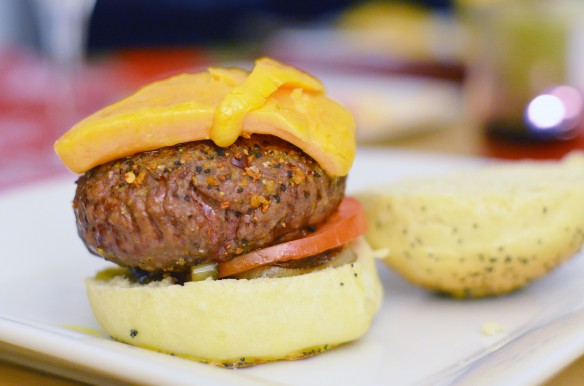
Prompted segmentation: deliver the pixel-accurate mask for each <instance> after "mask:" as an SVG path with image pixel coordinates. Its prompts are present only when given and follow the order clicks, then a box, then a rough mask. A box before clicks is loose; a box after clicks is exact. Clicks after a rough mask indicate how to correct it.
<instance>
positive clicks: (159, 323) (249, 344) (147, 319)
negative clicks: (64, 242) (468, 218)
mask: <svg viewBox="0 0 584 386" xmlns="http://www.w3.org/2000/svg"><path fill="white" fill-rule="evenodd" d="M351 246H352V247H353V248H354V249H355V250H356V252H357V255H358V258H357V261H355V262H354V263H352V264H345V265H343V266H341V267H338V268H327V269H324V270H321V271H316V272H312V273H309V274H305V275H300V276H294V277H284V278H271V279H253V280H246V279H240V280H235V279H225V280H206V281H201V282H191V283H186V284H185V285H184V286H180V285H171V284H169V283H168V282H164V281H163V282H157V283H150V284H148V285H140V284H136V283H132V282H130V281H129V280H128V279H127V278H125V277H124V276H123V275H117V276H114V277H112V278H109V279H105V280H102V279H101V277H102V276H105V275H99V274H98V277H97V278H90V279H87V280H86V286H87V293H88V297H89V301H90V305H91V308H92V310H93V313H94V315H95V318H96V320H97V321H98V323H99V324H100V325H101V326H102V328H103V329H104V330H105V331H107V332H108V333H109V334H110V335H111V336H112V337H113V338H114V339H116V340H118V341H121V342H125V343H128V344H131V345H134V346H139V347H143V348H147V349H152V350H156V351H161V352H165V353H170V354H173V355H177V356H181V357H186V358H188V359H192V360H196V361H201V362H207V363H211V364H214V365H219V366H224V367H247V366H253V365H255V364H258V363H262V362H268V361H275V360H281V359H288V360H291V359H302V358H305V357H310V356H313V355H316V354H319V353H321V352H324V351H327V350H328V349H331V348H333V347H335V346H338V345H340V344H343V343H346V342H349V341H352V340H355V339H357V338H359V337H361V336H362V335H364V334H365V333H366V332H367V330H368V329H369V326H370V324H371V320H372V318H373V316H374V315H375V313H376V312H377V310H378V309H379V307H380V304H381V300H382V296H383V289H382V286H381V283H380V281H379V277H378V275H377V270H376V267H375V262H374V259H373V253H372V250H371V248H370V247H369V245H368V244H367V242H366V241H364V239H363V238H360V239H358V240H356V241H354V242H353V243H352V245H351Z"/></svg>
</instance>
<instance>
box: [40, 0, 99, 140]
mask: <svg viewBox="0 0 584 386" xmlns="http://www.w3.org/2000/svg"><path fill="white" fill-rule="evenodd" d="M95 2H96V0H33V1H32V5H33V6H34V10H35V13H36V17H37V21H38V27H39V37H40V44H41V50H42V52H43V54H44V55H45V56H46V57H47V58H48V59H49V61H50V64H51V65H52V66H53V71H54V72H53V74H54V75H55V77H56V79H55V81H56V82H55V84H56V86H57V87H56V88H55V89H54V91H53V93H52V96H51V98H52V99H51V100H50V101H47V102H48V103H47V104H48V105H49V106H51V108H50V109H49V113H50V114H51V115H52V116H49V117H48V118H49V119H51V120H53V121H54V126H55V130H56V132H57V133H59V132H60V131H62V130H63V129H62V128H64V127H67V126H69V125H70V124H72V123H74V122H75V121H76V120H77V119H78V118H79V110H80V108H79V105H80V104H82V103H83V102H84V101H82V100H80V95H79V94H80V91H81V90H80V88H81V87H82V86H83V85H82V83H83V82H84V80H83V77H82V76H81V74H80V72H81V67H82V65H83V62H84V57H85V48H86V44H87V32H88V29H89V20H90V17H91V13H92V11H93V8H94V6H95ZM81 93H82V92H81Z"/></svg>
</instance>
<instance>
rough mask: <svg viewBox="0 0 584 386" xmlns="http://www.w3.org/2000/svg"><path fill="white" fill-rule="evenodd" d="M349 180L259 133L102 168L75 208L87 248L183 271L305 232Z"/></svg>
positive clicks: (80, 187)
mask: <svg viewBox="0 0 584 386" xmlns="http://www.w3.org/2000/svg"><path fill="white" fill-rule="evenodd" d="M345 181H346V178H345V177H330V176H328V175H327V174H326V172H324V170H323V169H322V168H321V167H320V166H319V165H318V163H317V162H316V161H314V160H313V159H312V158H310V157H309V156H308V155H306V154H305V153H304V152H303V151H302V150H300V149H298V148H296V147H294V146H293V145H291V144H289V143H288V142H285V141H283V140H281V139H278V138H275V137H271V136H261V135H254V136H252V137H251V138H249V139H245V138H240V139H238V141H237V142H236V143H234V144H233V145H232V146H230V147H227V148H221V147H218V146H216V145H215V144H214V143H213V142H211V141H197V142H190V143H184V144H180V145H176V146H172V147H165V148H162V149H159V150H154V151H148V152H144V153H140V154H136V155H134V156H131V157H127V158H123V159H120V160H117V161H114V162H110V163H107V164H104V165H100V166H97V167H95V168H93V169H91V170H89V171H88V172H87V173H85V175H83V176H82V177H81V178H79V180H78V181H77V191H76V194H75V199H74V201H73V208H74V211H75V216H76V219H77V229H78V231H79V235H80V236H81V238H82V240H83V241H84V243H85V245H86V246H87V248H88V249H89V250H90V251H91V252H92V253H94V254H96V255H99V256H103V257H104V258H106V259H107V260H111V261H112V262H114V263H116V264H119V265H122V266H127V267H138V268H140V269H143V270H146V271H150V272H153V271H161V270H162V271H174V272H178V271H183V270H186V269H187V268H188V267H189V266H191V265H194V264H200V263H205V262H210V261H225V260H228V259H230V258H233V257H234V256H237V255H240V254H243V253H246V252H249V251H251V250H254V249H257V248H262V247H266V246H269V245H272V244H276V243H279V242H283V241H287V240H291V239H294V238H298V237H301V236H303V235H304V234H305V233H306V232H310V231H314V228H315V227H316V226H317V225H318V224H319V223H321V222H322V221H324V220H325V219H326V218H327V217H328V216H330V215H331V214H332V212H334V210H335V209H336V207H337V206H338V204H339V203H340V202H341V200H342V199H343V197H344V191H345Z"/></svg>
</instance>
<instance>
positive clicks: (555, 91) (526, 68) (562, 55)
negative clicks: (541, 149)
mask: <svg viewBox="0 0 584 386" xmlns="http://www.w3.org/2000/svg"><path fill="white" fill-rule="evenodd" d="M467 16H468V19H467V20H468V21H470V28H471V34H470V36H471V44H470V45H469V49H470V50H471V55H470V56H471V58H470V63H469V75H468V82H467V86H468V87H467V97H468V102H469V107H470V111H471V115H472V117H473V118H474V119H475V120H476V122H475V123H476V124H477V125H479V126H480V127H482V128H483V129H484V130H486V132H487V133H488V134H489V135H493V136H496V137H502V138H507V139H521V140H535V141H548V140H564V139H570V138H573V137H574V136H576V135H577V134H578V131H579V130H580V126H581V124H582V116H583V112H584V103H583V98H582V91H583V90H584V71H583V69H584V22H583V20H584V2H581V1H579V0H559V1H545V0H523V1H513V2H505V3H500V4H497V5H492V6H487V7H484V8H481V9H475V10H474V11H473V12H472V13H471V14H470V15H467Z"/></svg>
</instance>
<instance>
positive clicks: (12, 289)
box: [0, 149, 584, 386]
mask: <svg viewBox="0 0 584 386" xmlns="http://www.w3.org/2000/svg"><path fill="white" fill-rule="evenodd" d="M483 162H485V161H484V160H479V159H469V158H460V157H445V156H437V155H432V154H423V153H410V152H402V151H395V150H389V149H384V150H376V149H359V152H358V157H357V160H356V163H355V167H354V168H353V171H352V172H351V175H350V177H349V189H350V191H355V190H357V189H363V188H365V187H367V186H369V185H370V184H373V183H383V182H388V181H391V180H394V179H396V178H399V177H401V176H406V175H420V174H434V173H437V172H443V171H447V170H451V169H453V168H472V167H475V166H476V165H478V164H481V163H483ZM74 189H75V185H74V184H73V178H68V179H62V180H56V181H53V182H49V183H43V184H39V185H33V186H30V187H26V188H22V189H16V190H11V191H8V192H4V193H1V194H0V230H1V232H0V256H2V258H3V262H4V271H3V272H4V274H3V278H2V280H1V281H0V358H4V359H8V360H15V361H18V362H19V363H23V364H26V365H29V366H34V367H37V368H41V369H44V370H46V371H53V372H57V373H60V374H62V375H66V376H70V377H74V378H76V379H78V380H81V381H85V382H93V381H96V380H103V379H104V378H110V379H113V380H117V381H119V382H125V383H132V384H172V385H181V384H185V385H186V384H199V385H231V384H233V385H275V384H281V385H318V386H323V385H356V384H364V385H386V384H396V385H412V384H423V385H434V384H457V385H467V384H468V385H479V384H485V385H492V384H496V385H501V386H506V385H509V386H511V385H513V386H522V385H536V384H539V383H541V382H543V381H545V380H546V379H547V378H548V377H549V376H551V375H553V374H554V373H556V372H558V371H559V370H560V369H561V368H562V367H563V366H565V365H567V364H568V363H569V362H570V361H572V360H574V359H575V358H577V357H578V356H579V355H581V354H582V353H584V329H582V328H581V326H582V323H583V322H584V321H583V319H584V312H582V311H581V309H582V308H583V307H584V298H583V297H582V296H581V294H582V293H584V281H583V280H582V274H581V272H582V270H584V259H583V256H582V255H581V254H580V255H578V256H576V257H575V258H574V259H573V260H571V261H569V262H568V263H567V264H565V265H564V266H562V267H560V268H559V269H557V270H556V271H554V272H552V273H551V274H550V275H548V276H546V277H545V278H543V279H542V280H539V281H537V282H535V283H532V284H531V285H529V286H528V287H527V288H526V289H524V290H522V291H520V292H517V293H514V294H511V295H509V296H505V297H501V298H496V299H484V300H480V301H456V300H452V299H449V298H444V297H439V296H435V295H432V294H428V293H427V292H425V291H423V290H421V289H419V288H417V287H413V286H411V285H409V284H408V283H405V282H404V281H402V280H401V279H400V278H398V277H397V276H396V275H394V274H393V273H392V272H390V271H389V269H387V268H386V267H385V266H383V265H381V264H380V265H379V270H380V273H381V275H382V280H383V284H384V286H385V290H386V298H385V300H384V303H383V306H382V309H381V311H380V313H379V315H378V316H377V317H376V318H375V320H374V323H373V325H372V327H371V330H370V331H369V333H368V334H367V335H366V336H365V337H364V338H363V339H361V340H359V341H358V342H355V343H352V344H348V345H345V346H342V347H339V348H337V349H335V350H332V351H331V352H328V353H326V354H323V355H320V356H317V357H314V358H311V359H307V360H302V361H296V362H277V363H271V364H265V365H261V366H257V367H254V368H249V369H242V370H237V371H231V370H225V369H221V368H216V367H212V366H208V365H204V364H200V363H195V362H190V361H187V360H183V359H181V358H177V357H172V356H169V355H163V354H159V353H155V352H151V351H147V350H143V349H139V348H136V347H132V346H128V345H125V344H122V343H118V342H114V341H112V340H111V339H108V338H106V337H104V336H92V335H89V334H84V333H80V332H75V331H72V330H71V329H70V328H67V327H66V326H74V327H77V328H79V327H82V328H85V329H87V330H89V331H91V330H93V329H95V330H98V326H97V325H96V323H95V321H94V320H93V316H92V314H91V311H90V309H89V306H88V304H87V299H86V296H85V290H84V286H83V279H84V278H85V277H87V276H90V275H93V274H94V273H95V272H96V271H97V270H98V269H100V268H103V267H104V266H106V265H107V263H105V262H103V261H102V260H100V259H98V258H95V257H92V256H90V255H89V253H88V252H87V251H86V250H85V248H84V247H83V245H82V243H81V241H80V240H79V239H78V237H77V235H76V230H75V225H74V219H73V213H72V210H71V200H72V197H73V194H74ZM488 322H495V323H496V325H497V326H501V327H502V329H503V330H502V331H501V332H499V333H495V334H494V335H492V336H488V335H485V334H484V333H483V332H481V329H482V327H483V326H484V325H485V323H488ZM98 335H99V334H98Z"/></svg>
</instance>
